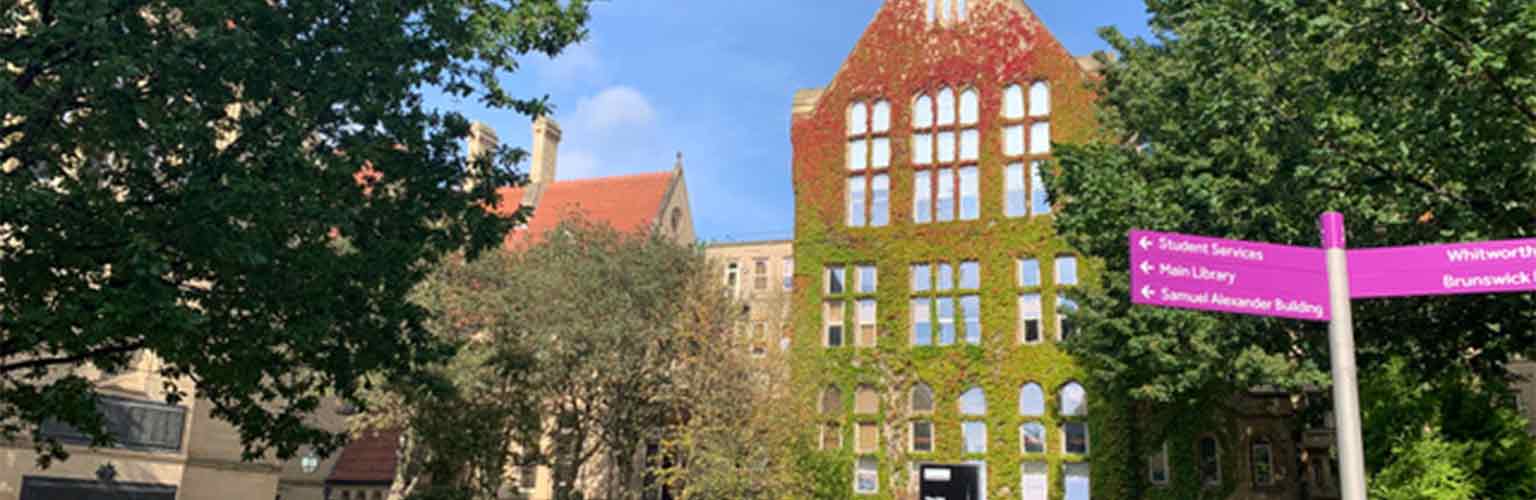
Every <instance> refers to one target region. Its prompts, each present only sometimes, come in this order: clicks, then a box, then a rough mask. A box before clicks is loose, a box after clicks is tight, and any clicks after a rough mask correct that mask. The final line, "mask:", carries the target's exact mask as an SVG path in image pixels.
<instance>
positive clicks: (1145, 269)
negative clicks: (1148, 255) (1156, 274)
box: [1141, 260, 1153, 274]
mask: <svg viewBox="0 0 1536 500" xmlns="http://www.w3.org/2000/svg"><path fill="white" fill-rule="evenodd" d="M1152 269H1153V267H1152V263H1151V262H1148V261H1145V260H1144V261H1141V273H1142V274H1152Z"/></svg>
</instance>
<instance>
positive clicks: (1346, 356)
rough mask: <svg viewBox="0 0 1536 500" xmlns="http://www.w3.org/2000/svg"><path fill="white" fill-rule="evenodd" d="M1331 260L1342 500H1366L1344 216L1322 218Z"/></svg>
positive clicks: (1330, 348)
mask: <svg viewBox="0 0 1536 500" xmlns="http://www.w3.org/2000/svg"><path fill="white" fill-rule="evenodd" d="M1320 222H1321V224H1322V229H1323V249H1324V250H1325V252H1326V255H1327V259H1328V305H1329V306H1330V308H1331V309H1332V318H1333V319H1332V320H1330V321H1329V322H1328V355H1329V358H1330V361H1331V364H1332V367H1333V418H1334V421H1335V423H1336V425H1335V428H1334V432H1335V433H1336V436H1337V438H1338V444H1339V476H1340V479H1341V483H1342V484H1341V486H1342V493H1343V500H1365V448H1364V443H1363V441H1364V440H1363V439H1362V438H1361V433H1360V389H1359V384H1358V383H1357V382H1356V380H1355V331H1354V330H1355V327H1354V319H1353V318H1352V317H1351V314H1350V304H1349V270H1348V269H1347V267H1346V263H1347V259H1346V253H1345V250H1344V246H1345V236H1344V215H1343V214H1340V213H1338V212H1326V213H1324V214H1323V215H1322V217H1320Z"/></svg>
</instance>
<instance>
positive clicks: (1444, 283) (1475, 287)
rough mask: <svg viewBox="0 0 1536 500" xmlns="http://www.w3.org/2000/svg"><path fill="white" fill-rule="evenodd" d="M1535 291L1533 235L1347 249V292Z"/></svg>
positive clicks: (1362, 294)
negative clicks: (1480, 240) (1514, 237)
mask: <svg viewBox="0 0 1536 500" xmlns="http://www.w3.org/2000/svg"><path fill="white" fill-rule="evenodd" d="M1530 291H1536V239H1526V240H1505V241H1484V242H1477V243H1454V244H1448V245H1422V246H1408V247H1387V248H1369V249H1359V250H1350V251H1349V292H1350V293H1349V296H1350V297H1351V298H1357V299H1363V298H1373V297H1407V296H1419V295H1459V294H1474V293H1500V292H1530Z"/></svg>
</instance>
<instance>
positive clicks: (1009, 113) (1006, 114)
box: [1003, 85, 1024, 120]
mask: <svg viewBox="0 0 1536 500" xmlns="http://www.w3.org/2000/svg"><path fill="white" fill-rule="evenodd" d="M1023 117H1024V88H1023V87H1020V86H1018V85H1009V86H1008V88H1006V89H1003V118H1008V119H1013V120H1016V119H1019V118H1023Z"/></svg>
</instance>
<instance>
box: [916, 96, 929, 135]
mask: <svg viewBox="0 0 1536 500" xmlns="http://www.w3.org/2000/svg"><path fill="white" fill-rule="evenodd" d="M932 126H933V99H932V98H930V97H928V96H927V95H920V96H917V100H915V101H912V128H928V127H932Z"/></svg>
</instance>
